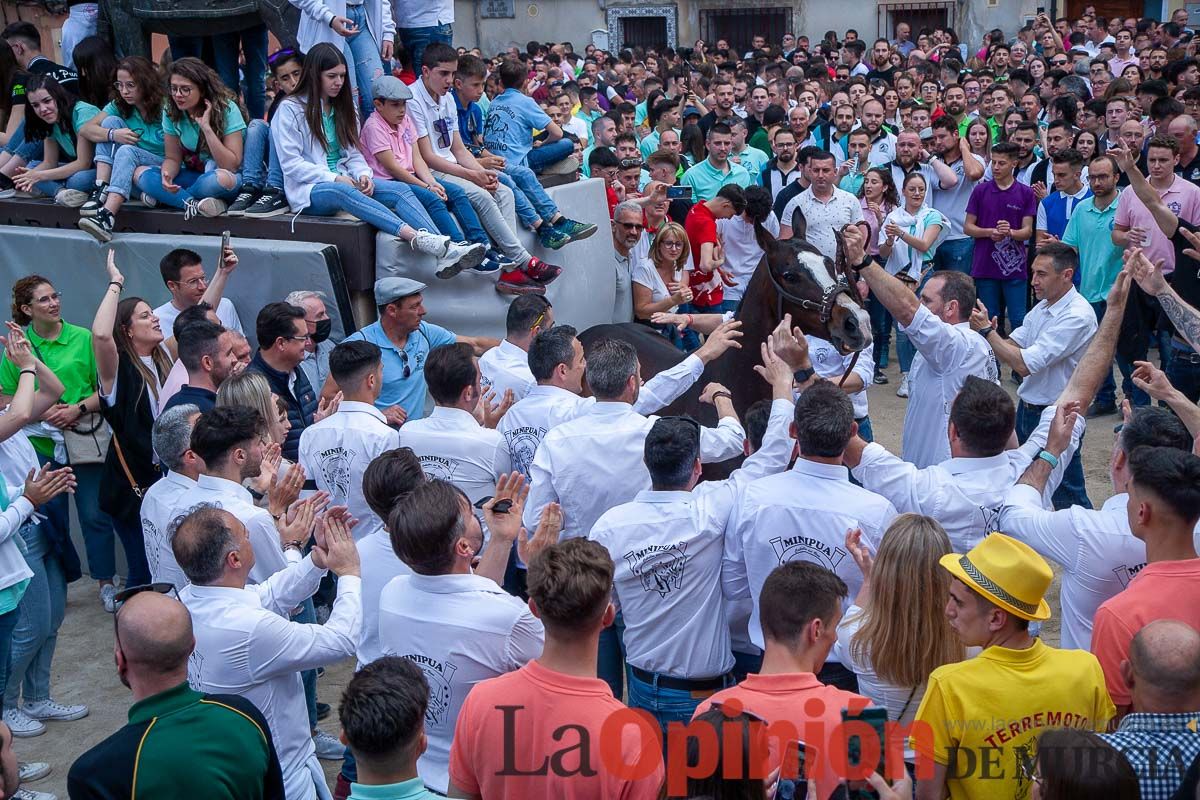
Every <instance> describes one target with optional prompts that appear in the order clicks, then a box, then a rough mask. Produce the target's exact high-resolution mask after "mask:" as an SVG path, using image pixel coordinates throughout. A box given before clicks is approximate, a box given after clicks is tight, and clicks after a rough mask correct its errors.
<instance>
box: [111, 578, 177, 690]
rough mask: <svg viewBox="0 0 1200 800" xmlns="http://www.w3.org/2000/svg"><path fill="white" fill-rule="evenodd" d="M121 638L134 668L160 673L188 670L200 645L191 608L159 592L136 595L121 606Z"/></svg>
mask: <svg viewBox="0 0 1200 800" xmlns="http://www.w3.org/2000/svg"><path fill="white" fill-rule="evenodd" d="M117 636H118V638H119V640H120V645H121V652H122V653H124V655H125V662H126V663H127V664H128V665H129V667H130V669H132V670H135V671H144V672H152V673H158V674H169V673H172V672H177V671H179V670H186V669H187V660H188V656H190V655H191V654H192V648H193V647H195V646H196V640H195V638H193V636H192V617H191V615H190V614H188V610H187V608H186V607H184V605H183V603H181V602H179V600H177V599H175V598H174V597H168V596H167V595H164V594H159V593H158V592H141V593H140V594H135V595H134V596H133V597H131V598H129V600H127V601H126V602H125V604H124V605H122V606H121V608H120V611H119V613H118V614H117Z"/></svg>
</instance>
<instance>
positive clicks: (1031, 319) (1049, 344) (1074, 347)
mask: <svg viewBox="0 0 1200 800" xmlns="http://www.w3.org/2000/svg"><path fill="white" fill-rule="evenodd" d="M1096 327H1097V325H1096V312H1095V311H1094V310H1093V309H1092V304H1091V303H1089V302H1088V301H1087V300H1084V299H1083V295H1081V294H1080V293H1079V292H1077V291H1076V290H1075V287H1074V286H1072V287H1071V288H1069V289H1067V293H1066V294H1064V295H1063V296H1062V297H1060V298H1059V299H1058V302H1056V303H1054V304H1053V305H1049V304H1047V303H1046V301H1045V300H1042V301H1041V302H1039V303H1038V304H1037V305H1035V306H1034V307H1033V308H1031V309H1030V310H1029V313H1028V314H1026V315H1025V321H1024V322H1023V323H1022V324H1021V327H1019V328H1017V329H1016V330H1015V331H1013V332H1012V333H1011V334H1009V338H1010V339H1012V341H1013V343H1014V344H1016V345H1018V346H1019V347H1020V348H1021V358H1022V360H1024V362H1025V366H1026V367H1028V368H1029V376H1028V377H1026V378H1025V379H1024V380H1023V381H1021V385H1020V386H1019V387H1018V388H1017V397H1019V398H1021V399H1022V400H1024V401H1025V402H1026V403H1027V404H1029V405H1035V406H1048V405H1050V404H1051V403H1053V402H1055V401H1057V400H1058V396H1059V395H1060V394H1062V392H1063V389H1065V388H1067V381H1069V380H1070V379H1071V373H1073V372H1074V371H1075V367H1076V365H1077V364H1079V359H1081V358H1083V354H1084V352H1085V351H1086V350H1087V347H1088V345H1089V344H1090V343H1091V341H1092V337H1093V336H1095V335H1096Z"/></svg>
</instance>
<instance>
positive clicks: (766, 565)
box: [721, 458, 896, 648]
mask: <svg viewBox="0 0 1200 800" xmlns="http://www.w3.org/2000/svg"><path fill="white" fill-rule="evenodd" d="M895 517H896V509H895V507H894V506H893V505H892V504H891V503H889V502H888V501H887V499H885V498H883V497H880V496H879V495H877V494H875V493H874V492H871V491H868V490H866V489H864V488H862V487H861V486H855V485H854V484H852V483H850V473H849V471H848V470H847V469H846V468H845V467H843V466H840V465H833V464H819V463H817V462H814V461H808V460H806V459H803V458H801V459H798V460H797V461H796V463H795V465H794V466H793V467H792V468H791V469H790V470H788V471H787V472H785V473H783V474H781V475H771V476H770V477H766V478H760V479H759V480H756V481H754V482H752V483H750V484H748V485H746V486H744V487H742V488H741V490H740V491H739V492H738V497H737V500H736V502H735V504H734V509H733V514H732V515H731V516H730V519H729V525H728V527H726V529H725V561H726V567H725V570H724V571H723V572H722V574H721V583H722V585H723V586H724V591H725V595H726V596H727V597H730V598H733V599H738V598H744V597H750V598H751V599H752V600H753V603H754V611H753V612H752V613H751V615H750V641H752V642H753V643H754V644H755V646H757V647H759V648H762V647H763V646H764V645H763V634H762V627H761V625H760V624H759V619H758V599H759V594H760V593H761V591H762V586H763V583H764V582H765V581H766V579H767V576H768V575H769V574H771V570H773V569H775V568H776V567H778V566H780V565H781V564H786V563H787V562H789V561H811V562H812V563H814V564H819V565H821V566H822V567H825V568H826V569H828V570H831V571H832V572H834V573H836V574H837V576H838V577H839V578H841V579H842V580H843V581H845V582H846V586H848V587H849V589H850V593H849V596H848V597H847V599H846V602H847V603H849V602H850V600H852V599H853V598H854V597H855V595H856V594H858V590H859V588H860V587H861V586H862V572H860V571H859V569H858V565H857V564H855V563H854V559H853V558H851V557H850V554H849V553H847V552H846V531H847V530H850V529H852V528H860V529H861V530H862V534H863V542H864V543H865V544H866V545H867V546H868V547H870V549H871V551H872V552H874V551H875V550H876V549H877V544H878V542H879V541H880V539H882V538H883V533H884V531H886V530H887V527H888V525H890V524H891V523H892V520H893V519H894V518H895Z"/></svg>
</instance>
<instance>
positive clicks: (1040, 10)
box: [1037, 6, 1046, 17]
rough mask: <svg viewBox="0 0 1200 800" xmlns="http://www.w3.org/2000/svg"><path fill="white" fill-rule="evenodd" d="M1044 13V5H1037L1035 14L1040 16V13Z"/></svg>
mask: <svg viewBox="0 0 1200 800" xmlns="http://www.w3.org/2000/svg"><path fill="white" fill-rule="evenodd" d="M1045 13H1046V7H1045V6H1038V7H1037V14H1038V16H1039V17H1040V16H1041V15H1042V14H1045Z"/></svg>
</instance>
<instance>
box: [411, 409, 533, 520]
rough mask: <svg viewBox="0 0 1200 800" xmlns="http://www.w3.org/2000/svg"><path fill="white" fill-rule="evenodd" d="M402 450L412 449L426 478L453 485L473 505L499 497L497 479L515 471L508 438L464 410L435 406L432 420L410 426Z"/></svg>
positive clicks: (418, 421) (415, 421) (413, 423)
mask: <svg viewBox="0 0 1200 800" xmlns="http://www.w3.org/2000/svg"><path fill="white" fill-rule="evenodd" d="M400 446H402V447H411V448H412V451H413V453H415V454H416V455H417V457H418V458H419V459H421V469H422V470H424V471H425V475H426V477H429V478H441V479H442V480H444V481H449V482H450V483H453V484H454V485H455V486H457V487H458V488H459V489H462V490H463V492H465V493H466V495H467V497H468V498H470V500H471V502H472V503H474V502H475V501H476V500H479V499H481V498H484V497H491V496H492V495H493V494H495V493H496V479H497V478H499V477H500V476H501V475H504V474H506V473H508V472H511V471H512V464H511V462H510V461H509V459H508V446H507V445H506V444H505V443H504V436H502V435H501V434H500V432H499V431H495V430H492V429H491V428H485V427H483V426H482V425H480V424H479V423H478V422H477V421H476V420H475V417H473V416H471V414H470V413H469V412H467V411H463V410H462V409H460V408H449V407H447V406H435V407H434V409H433V413H431V414H430V415H429V416H428V417H425V418H424V419H415V420H413V421H412V422H406V423H405V424H404V427H402V428H401V429H400ZM530 530H533V529H532V528H530Z"/></svg>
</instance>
